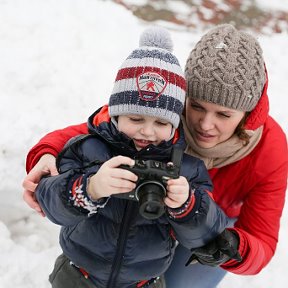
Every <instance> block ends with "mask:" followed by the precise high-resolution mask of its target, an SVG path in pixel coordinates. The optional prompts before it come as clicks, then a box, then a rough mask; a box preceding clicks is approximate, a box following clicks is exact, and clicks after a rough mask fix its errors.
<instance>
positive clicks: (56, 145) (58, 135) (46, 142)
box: [26, 123, 88, 173]
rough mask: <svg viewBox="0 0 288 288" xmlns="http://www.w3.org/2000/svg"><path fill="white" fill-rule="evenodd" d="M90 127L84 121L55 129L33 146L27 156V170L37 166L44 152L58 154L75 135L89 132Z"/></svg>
mask: <svg viewBox="0 0 288 288" xmlns="http://www.w3.org/2000/svg"><path fill="white" fill-rule="evenodd" d="M87 133H88V128H87V123H82V124H79V125H74V126H69V127H66V128H64V129H60V130H56V131H53V132H51V133H49V134H47V135H45V136H44V137H43V138H41V139H40V141H39V142H38V143H37V144H36V145H35V146H33V147H32V148H31V150H30V151H29V153H28V155H27V158H26V171H27V173H29V171H30V170H31V169H32V168H33V167H34V166H35V164H36V163H37V162H38V161H39V159H40V158H41V156H43V155H44V154H47V153H48V154H52V155H54V156H57V154H58V153H59V152H60V151H61V150H62V148H63V147H64V145H65V143H66V142H67V141H68V140H69V139H71V138H72V137H74V136H77V135H79V134H87Z"/></svg>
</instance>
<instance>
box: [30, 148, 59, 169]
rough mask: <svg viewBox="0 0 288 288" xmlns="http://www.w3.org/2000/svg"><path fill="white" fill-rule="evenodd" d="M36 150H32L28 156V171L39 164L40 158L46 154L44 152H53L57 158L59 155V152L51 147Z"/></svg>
mask: <svg viewBox="0 0 288 288" xmlns="http://www.w3.org/2000/svg"><path fill="white" fill-rule="evenodd" d="M35 150H36V151H34V150H33V151H32V150H31V151H30V152H29V153H28V155H27V158H26V172H27V173H29V172H30V171H31V169H32V168H33V167H34V166H35V165H36V164H37V162H38V161H39V160H40V158H41V157H42V156H43V155H44V154H51V155H53V156H55V158H56V157H57V155H58V152H57V151H56V150H55V149H53V148H50V147H46V148H44V147H41V149H39V150H37V149H35Z"/></svg>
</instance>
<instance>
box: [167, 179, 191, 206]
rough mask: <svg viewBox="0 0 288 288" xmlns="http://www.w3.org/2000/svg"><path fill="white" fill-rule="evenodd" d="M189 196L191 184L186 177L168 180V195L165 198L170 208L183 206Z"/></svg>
mask: <svg viewBox="0 0 288 288" xmlns="http://www.w3.org/2000/svg"><path fill="white" fill-rule="evenodd" d="M188 197H189V184H188V181H187V179H186V178H185V177H183V176H180V177H179V178H178V179H169V180H168V181H167V195H166V197H165V199H164V202H165V204H166V205H167V206H168V207H170V208H179V207H181V206H182V205H183V204H184V203H185V202H186V201H187V199H188Z"/></svg>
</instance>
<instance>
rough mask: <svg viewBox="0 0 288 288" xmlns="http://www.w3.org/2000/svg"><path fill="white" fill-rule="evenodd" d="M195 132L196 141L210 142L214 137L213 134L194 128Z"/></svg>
mask: <svg viewBox="0 0 288 288" xmlns="http://www.w3.org/2000/svg"><path fill="white" fill-rule="evenodd" d="M195 132H196V133H195V134H196V138H197V140H198V141H202V142H211V141H212V140H214V139H215V136H214V135H211V134H209V133H206V132H202V131H197V130H195Z"/></svg>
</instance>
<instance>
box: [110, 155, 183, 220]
mask: <svg viewBox="0 0 288 288" xmlns="http://www.w3.org/2000/svg"><path fill="white" fill-rule="evenodd" d="M119 168H122V169H126V170H129V171H131V172H133V173H134V174H136V175H137V176H138V181H137V183H136V188H135V189H134V190H132V191H130V192H128V193H120V194H114V196H115V197H117V198H122V199H129V200H133V201H139V212H140V214H141V215H142V216H143V217H144V218H146V219H150V220H151V219H157V218H159V217H160V216H161V215H162V214H163V213H164V210H165V209H164V207H165V206H164V197H165V196H166V185H167V180H169V179H171V178H173V179H176V178H179V170H180V167H179V166H177V165H175V164H174V163H173V162H168V163H164V162H160V161H155V160H135V165H134V166H132V167H131V166H128V165H120V166H119Z"/></svg>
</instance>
